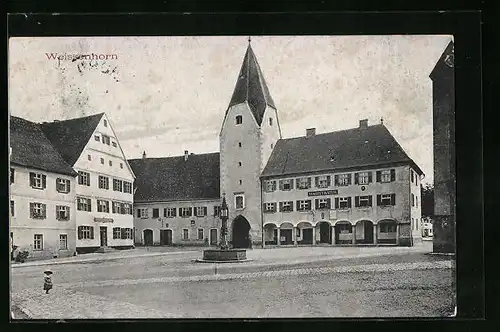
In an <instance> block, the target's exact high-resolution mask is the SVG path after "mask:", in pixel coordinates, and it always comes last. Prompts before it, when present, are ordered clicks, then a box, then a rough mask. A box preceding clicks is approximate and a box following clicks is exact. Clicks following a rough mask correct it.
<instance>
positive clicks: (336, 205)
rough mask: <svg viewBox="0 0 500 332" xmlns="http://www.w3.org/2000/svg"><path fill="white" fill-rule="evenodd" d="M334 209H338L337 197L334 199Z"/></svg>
mask: <svg viewBox="0 0 500 332" xmlns="http://www.w3.org/2000/svg"><path fill="white" fill-rule="evenodd" d="M335 208H336V209H338V208H339V198H338V197H335Z"/></svg>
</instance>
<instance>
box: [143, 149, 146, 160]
mask: <svg viewBox="0 0 500 332" xmlns="http://www.w3.org/2000/svg"><path fill="white" fill-rule="evenodd" d="M142 159H146V151H143V152H142Z"/></svg>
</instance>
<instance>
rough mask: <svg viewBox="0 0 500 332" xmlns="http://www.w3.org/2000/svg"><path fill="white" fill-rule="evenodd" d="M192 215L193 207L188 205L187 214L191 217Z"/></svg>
mask: <svg viewBox="0 0 500 332" xmlns="http://www.w3.org/2000/svg"><path fill="white" fill-rule="evenodd" d="M192 215H193V208H192V207H190V208H189V216H190V217H191V216H192Z"/></svg>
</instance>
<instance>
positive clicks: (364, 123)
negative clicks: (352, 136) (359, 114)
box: [359, 119, 368, 128]
mask: <svg viewBox="0 0 500 332" xmlns="http://www.w3.org/2000/svg"><path fill="white" fill-rule="evenodd" d="M359 128H368V119H363V120H359Z"/></svg>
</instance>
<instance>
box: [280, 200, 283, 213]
mask: <svg viewBox="0 0 500 332" xmlns="http://www.w3.org/2000/svg"><path fill="white" fill-rule="evenodd" d="M280 212H283V202H280Z"/></svg>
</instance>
